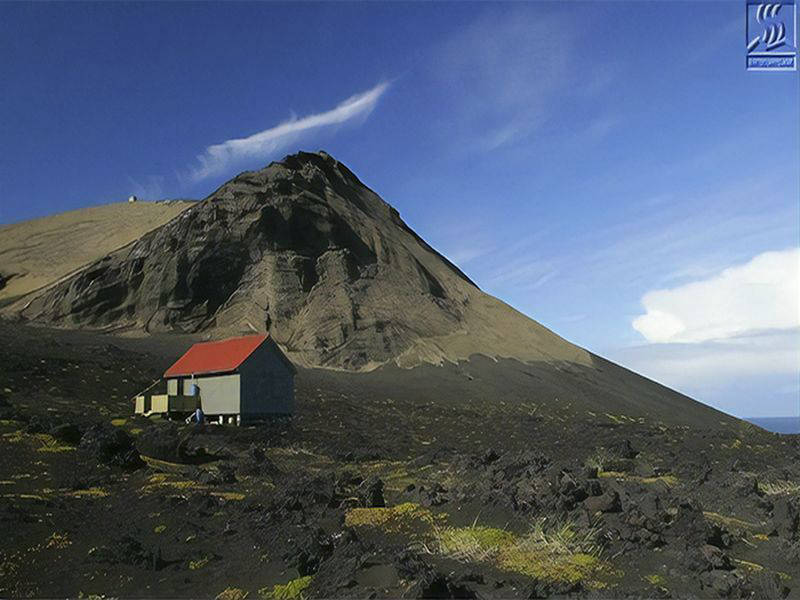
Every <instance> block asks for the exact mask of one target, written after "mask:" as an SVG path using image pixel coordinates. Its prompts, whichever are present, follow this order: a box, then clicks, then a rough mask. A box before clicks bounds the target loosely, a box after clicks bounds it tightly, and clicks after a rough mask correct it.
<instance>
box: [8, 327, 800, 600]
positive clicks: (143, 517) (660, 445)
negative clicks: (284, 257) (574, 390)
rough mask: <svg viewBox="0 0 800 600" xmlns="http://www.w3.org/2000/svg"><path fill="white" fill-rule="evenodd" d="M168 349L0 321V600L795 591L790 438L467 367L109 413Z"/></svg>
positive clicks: (161, 362) (162, 361)
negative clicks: (246, 418)
mask: <svg viewBox="0 0 800 600" xmlns="http://www.w3.org/2000/svg"><path fill="white" fill-rule="evenodd" d="M170 340H171V341H170ZM184 347H185V342H183V341H181V340H179V339H178V338H171V339H165V340H161V341H158V340H156V339H155V338H151V339H144V340H124V339H116V338H112V337H109V336H100V335H95V334H89V333H80V332H57V331H48V330H39V329H30V328H24V327H19V326H10V325H2V326H0V354H1V355H2V360H1V361H0V419H1V420H0V457H2V460H0V520H2V531H3V535H2V536H0V596H12V597H63V596H73V597H74V596H84V597H86V596H91V595H96V596H105V597H210V598H213V597H217V596H218V595H222V597H223V598H228V599H229V600H233V599H236V598H243V597H244V596H245V595H247V597H248V598H256V599H257V598H282V599H288V598H301V597H303V598H314V597H375V598H380V597H409V598H419V597H438V598H446V597H464V598H475V597H477V598H495V597H496V598H542V597H552V596H576V597H682V598H683V597H687V598H688V597H704V598H705V597H729V598H748V597H758V598H779V597H798V596H800V523H799V522H798V515H799V514H800V436H777V435H774V434H769V433H767V432H765V431H763V430H760V429H758V428H756V427H753V426H751V425H747V424H744V423H739V422H735V421H727V420H723V421H721V422H720V423H719V426H717V427H710V426H708V424H705V426H704V427H703V428H693V427H692V426H680V425H670V424H667V423H664V422H661V421H657V420H650V419H648V418H647V417H646V416H639V415H626V414H620V413H618V412H605V411H602V410H589V409H587V408H586V404H585V403H582V404H578V403H576V402H573V401H572V400H571V399H569V398H561V399H555V398H552V397H540V396H537V394H536V393H535V392H531V394H530V398H529V399H527V400H525V399H520V397H516V396H515V397H511V396H505V395H500V396H499V397H484V398H483V399H480V398H479V397H478V396H477V395H476V396H469V395H466V394H460V393H456V392H453V390H454V389H458V388H456V387H455V384H453V383H452V382H453V381H460V382H463V385H464V386H469V385H472V384H473V383H474V384H475V385H479V383H480V382H481V381H484V382H485V381H487V380H488V378H490V377H491V376H492V374H493V373H497V372H498V369H508V370H509V371H508V372H511V371H510V370H511V369H512V368H517V367H515V366H514V365H512V364H510V363H509V364H508V365H504V364H503V363H502V361H501V362H500V363H495V362H494V361H489V360H486V359H480V358H478V357H475V358H474V359H473V360H472V361H470V362H468V363H460V364H458V365H450V366H444V367H433V366H429V367H424V368H418V369H415V370H412V371H403V370H400V369H396V368H394V369H381V370H378V371H376V372H373V373H360V374H353V373H349V374H348V373H337V372H332V371H323V370H309V369H306V370H301V371H300V373H299V375H298V380H297V412H296V414H295V415H294V417H292V418H291V419H284V420H276V421H275V422H273V423H270V424H267V425H264V426H259V427H246V428H232V427H220V426H207V427H200V428H198V427H193V426H192V427H189V426H185V425H182V424H175V423H169V422H163V421H153V420H147V419H142V418H134V417H132V416H131V412H132V411H131V408H132V405H131V404H130V402H129V400H128V398H129V397H130V396H132V395H133V394H135V393H136V392H137V391H139V390H140V389H142V388H144V387H145V386H146V385H148V384H149V383H150V382H151V381H153V380H154V379H156V378H157V377H158V375H159V373H160V372H161V371H163V368H164V367H165V366H166V365H168V364H169V363H170V361H171V360H172V359H173V358H175V356H177V355H178V354H180V352H181V351H182V349H183V348H184ZM511 362H513V361H511ZM516 364H517V365H518V363H516ZM525 372H528V371H525ZM531 373H533V374H532V375H531V377H533V376H534V375H535V373H534V372H532V371H531ZM423 387H426V388H427V389H428V390H430V389H433V390H436V391H437V392H438V391H439V390H440V392H441V393H440V396H439V397H438V398H437V401H435V402H431V401H429V400H428V399H427V398H429V397H430V396H429V395H423V394H418V393H416V392H415V390H418V389H422V388H423ZM465 389H466V388H465ZM498 389H499V388H498ZM532 389H535V388H532ZM423 398H424V399H423Z"/></svg>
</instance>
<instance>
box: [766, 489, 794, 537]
mask: <svg viewBox="0 0 800 600" xmlns="http://www.w3.org/2000/svg"><path fill="white" fill-rule="evenodd" d="M799 504H800V502H798V500H797V499H796V498H792V497H790V496H783V497H780V498H778V499H777V500H775V502H774V503H773V508H772V527H773V529H774V530H775V531H776V532H777V533H778V535H780V536H783V537H786V538H788V539H793V538H794V537H795V536H796V535H797V532H798V525H800V508H798V505H799Z"/></svg>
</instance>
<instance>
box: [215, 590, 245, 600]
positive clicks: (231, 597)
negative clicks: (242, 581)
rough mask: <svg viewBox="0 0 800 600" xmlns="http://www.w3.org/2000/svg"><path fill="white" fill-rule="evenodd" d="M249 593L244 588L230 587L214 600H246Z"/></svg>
mask: <svg viewBox="0 0 800 600" xmlns="http://www.w3.org/2000/svg"><path fill="white" fill-rule="evenodd" d="M248 595H249V592H247V591H246V590H243V589H242V588H234V587H229V588H225V589H224V590H222V591H221V592H220V593H219V594H217V597H216V598H214V600H245V598H247V596H248Z"/></svg>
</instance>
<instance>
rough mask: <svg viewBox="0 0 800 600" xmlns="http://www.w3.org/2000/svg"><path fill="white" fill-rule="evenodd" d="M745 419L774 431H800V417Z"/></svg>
mask: <svg viewBox="0 0 800 600" xmlns="http://www.w3.org/2000/svg"><path fill="white" fill-rule="evenodd" d="M744 420H745V421H749V422H750V423H752V424H753V425H758V426H759V427H762V428H764V429H766V430H767V431H772V432H773V433H800V417H745V419H744Z"/></svg>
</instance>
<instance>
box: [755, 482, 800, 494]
mask: <svg viewBox="0 0 800 600" xmlns="http://www.w3.org/2000/svg"><path fill="white" fill-rule="evenodd" d="M758 489H759V490H761V491H762V492H763V493H764V494H766V495H767V496H783V495H788V496H796V495H800V483H798V482H796V481H766V482H763V483H761V482H759V484H758Z"/></svg>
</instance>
